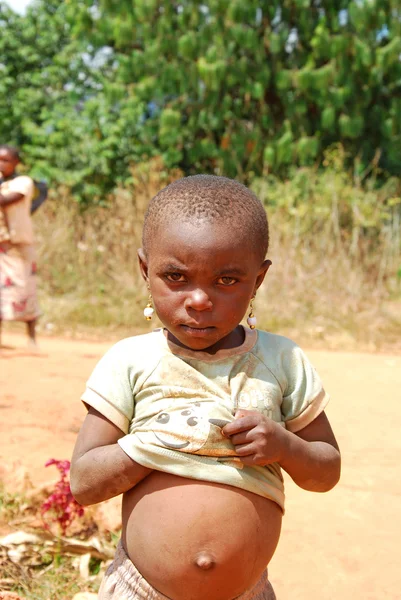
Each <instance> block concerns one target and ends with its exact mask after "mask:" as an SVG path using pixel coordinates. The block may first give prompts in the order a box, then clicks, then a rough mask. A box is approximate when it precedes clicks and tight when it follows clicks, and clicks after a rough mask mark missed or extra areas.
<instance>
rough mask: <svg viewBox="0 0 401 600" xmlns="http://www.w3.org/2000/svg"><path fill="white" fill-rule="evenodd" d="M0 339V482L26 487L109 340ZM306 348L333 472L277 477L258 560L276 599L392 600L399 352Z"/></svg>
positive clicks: (76, 421) (60, 443)
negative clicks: (321, 393)
mask: <svg viewBox="0 0 401 600" xmlns="http://www.w3.org/2000/svg"><path fill="white" fill-rule="evenodd" d="M4 343H6V344H9V345H10V346H11V347H10V348H8V349H2V350H1V351H0V435H1V445H0V468H2V469H3V476H4V478H5V479H6V481H7V483H8V484H9V483H10V480H11V482H12V474H13V473H14V474H15V477H17V473H18V472H20V469H19V468H18V467H19V466H21V465H22V467H26V468H27V470H28V472H29V476H30V478H31V479H32V481H33V482H34V483H35V485H36V484H37V485H38V484H40V483H43V482H46V481H48V480H51V479H56V478H57V477H56V475H57V473H56V471H55V470H54V467H49V468H48V469H46V468H45V467H44V463H45V462H46V461H47V460H48V459H49V458H58V459H65V458H70V456H71V452H72V448H73V445H74V441H75V438H76V434H77V432H78V429H79V427H80V424H81V422H82V420H83V418H84V415H85V410H84V407H83V406H82V404H81V402H80V400H79V398H80V395H81V393H82V392H83V390H84V387H85V381H86V379H87V378H88V376H89V374H90V373H91V370H92V368H93V367H94V366H95V364H96V362H97V361H98V359H99V358H100V357H101V356H102V355H103V354H104V352H105V351H106V350H107V349H108V348H109V347H110V345H111V344H110V343H101V344H100V343H90V342H82V341H71V340H62V339H54V338H48V339H43V340H41V341H40V343H41V354H39V355H36V356H34V355H32V354H30V353H29V352H27V351H26V350H25V348H24V345H25V339H24V338H23V337H22V336H19V335H16V334H14V333H13V334H8V335H4ZM307 354H308V355H309V357H310V359H311V361H312V362H313V364H314V365H315V366H316V368H317V369H318V372H319V373H320V375H321V377H322V379H323V381H324V384H325V387H326V389H327V390H328V392H329V393H330V395H331V397H332V400H331V402H330V404H329V406H328V409H327V414H328V417H329V419H330V421H331V424H332V426H333V429H334V431H335V433H336V436H337V439H338V442H339V445H340V448H341V452H342V459H343V473H342V478H341V482H340V483H339V485H338V486H337V487H336V488H335V489H334V490H332V491H331V492H329V493H327V494H313V493H310V492H305V491H303V490H301V489H299V488H298V487H296V486H295V485H294V484H293V483H292V481H290V480H289V478H288V477H286V493H287V504H286V514H285V517H284V520H283V531H282V536H281V540H280V543H279V547H278V549H277V552H276V554H275V556H274V558H273V560H272V562H271V564H270V567H269V576H270V579H271V581H272V584H273V586H274V588H275V591H276V594H277V598H278V600H311V599H316V600H317V599H318V600H337V599H339V598H341V599H342V600H378V599H381V598H386V600H395V599H399V598H400V597H401V591H400V590H401V569H400V564H401V546H400V543H399V529H400V506H401V468H400V456H401V435H400V429H399V428H400V422H401V391H400V390H401V356H399V355H384V354H358V353H340V352H322V351H309V352H307ZM50 470H53V471H52V472H51V473H50ZM10 474H11V475H10Z"/></svg>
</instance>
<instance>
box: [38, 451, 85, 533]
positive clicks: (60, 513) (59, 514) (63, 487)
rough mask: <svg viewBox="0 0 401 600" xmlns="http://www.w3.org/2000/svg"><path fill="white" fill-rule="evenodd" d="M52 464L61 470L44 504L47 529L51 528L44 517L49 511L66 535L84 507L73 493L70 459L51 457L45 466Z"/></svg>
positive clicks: (51, 517)
mask: <svg viewBox="0 0 401 600" xmlns="http://www.w3.org/2000/svg"><path fill="white" fill-rule="evenodd" d="M50 465H55V466H56V467H57V469H58V470H59V472H60V480H59V481H58V482H57V483H56V485H55V486H54V491H53V493H52V494H50V496H49V497H48V498H47V499H46V500H45V501H44V502H43V504H42V507H41V513H42V518H43V522H44V525H45V527H46V529H49V525H48V524H47V523H46V522H45V519H44V515H45V513H47V512H49V513H50V520H51V521H52V522H53V523H58V525H59V527H60V530H61V533H62V535H65V534H66V531H67V529H68V527H69V526H70V524H71V523H72V522H73V521H74V519H75V518H78V517H82V516H83V514H84V507H83V506H81V505H80V504H78V502H77V501H76V500H75V498H74V496H73V495H72V493H71V488H70V481H69V472H70V461H69V460H56V459H55V458H51V459H50V460H48V461H47V462H46V464H45V467H49V466H50Z"/></svg>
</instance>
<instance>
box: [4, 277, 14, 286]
mask: <svg viewBox="0 0 401 600" xmlns="http://www.w3.org/2000/svg"><path fill="white" fill-rule="evenodd" d="M14 286H15V283H14V281H13V280H12V279H11V277H6V278H5V279H4V283H3V285H2V286H1V287H3V288H9V287H14Z"/></svg>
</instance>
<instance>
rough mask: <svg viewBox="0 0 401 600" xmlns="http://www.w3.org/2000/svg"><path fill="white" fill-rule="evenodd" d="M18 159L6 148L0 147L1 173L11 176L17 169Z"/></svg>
mask: <svg viewBox="0 0 401 600" xmlns="http://www.w3.org/2000/svg"><path fill="white" fill-rule="evenodd" d="M17 164H18V159H17V158H15V156H14V155H13V154H12V152H9V151H8V150H7V149H6V148H0V173H2V174H3V177H9V176H10V175H12V174H13V173H14V171H15V167H16V166H17Z"/></svg>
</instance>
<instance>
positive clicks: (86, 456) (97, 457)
mask: <svg viewBox="0 0 401 600" xmlns="http://www.w3.org/2000/svg"><path fill="white" fill-rule="evenodd" d="M124 435H125V434H124V432H123V431H121V429H119V428H118V427H117V426H116V425H113V423H112V422H111V421H109V420H108V419H106V417H104V416H103V415H101V414H100V413H99V412H98V411H97V410H95V409H94V408H89V411H88V414H87V415H86V418H85V420H84V422H83V425H82V427H81V430H80V432H79V434H78V438H77V441H76V444H75V448H74V453H73V456H72V459H71V491H72V493H73V495H74V497H75V499H76V500H77V501H78V502H79V503H80V504H83V505H88V504H96V503H97V502H102V501H103V500H108V499H109V498H113V497H114V496H118V495H119V494H122V493H123V492H126V491H128V490H129V489H131V488H133V487H134V486H135V485H136V484H137V483H139V482H140V481H142V479H144V478H145V477H146V476H147V475H149V473H151V469H148V468H146V467H143V466H142V465H140V464H138V463H136V462H134V461H133V460H132V459H131V458H129V456H128V455H127V454H125V452H124V451H123V450H122V449H121V448H120V446H119V445H118V443H117V440H119V439H120V438H122V437H123V436H124Z"/></svg>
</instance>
